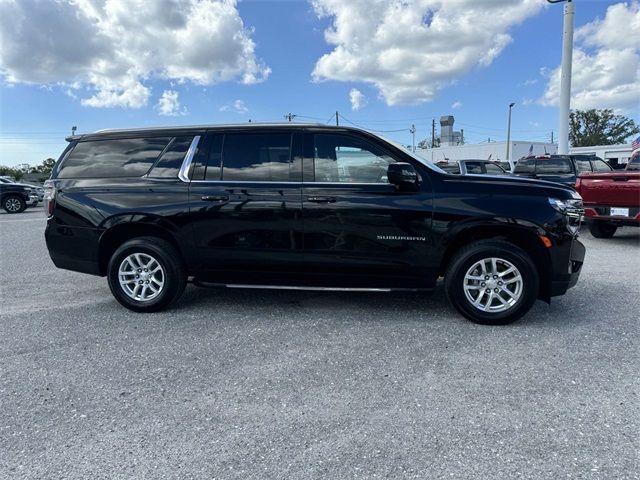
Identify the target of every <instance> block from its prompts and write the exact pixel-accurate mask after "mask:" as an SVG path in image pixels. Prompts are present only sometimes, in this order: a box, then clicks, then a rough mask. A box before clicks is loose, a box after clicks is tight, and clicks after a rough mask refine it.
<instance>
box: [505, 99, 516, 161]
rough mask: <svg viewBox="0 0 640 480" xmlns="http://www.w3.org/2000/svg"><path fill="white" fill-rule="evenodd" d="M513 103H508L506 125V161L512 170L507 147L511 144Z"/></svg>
mask: <svg viewBox="0 0 640 480" xmlns="http://www.w3.org/2000/svg"><path fill="white" fill-rule="evenodd" d="M514 105H515V102H511V103H510V104H509V124H508V126H507V158H506V160H507V162H509V166H510V167H511V170H512V171H513V165H512V164H511V160H510V159H509V147H510V146H511V109H512V108H513V106H514Z"/></svg>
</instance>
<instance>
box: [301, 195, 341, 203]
mask: <svg viewBox="0 0 640 480" xmlns="http://www.w3.org/2000/svg"><path fill="white" fill-rule="evenodd" d="M307 200H308V201H309V202H313V203H334V202H335V201H336V197H328V196H318V197H307Z"/></svg>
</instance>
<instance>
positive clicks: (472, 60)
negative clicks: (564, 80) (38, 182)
mask: <svg viewBox="0 0 640 480" xmlns="http://www.w3.org/2000/svg"><path fill="white" fill-rule="evenodd" d="M574 3H575V10H576V16H575V27H576V31H575V36H574V61H573V72H574V73H573V80H572V100H571V106H572V108H577V109H586V108H612V109H614V110H615V111H616V112H617V113H620V114H623V115H626V116H628V117H631V118H633V119H634V120H635V121H636V122H637V123H640V108H639V107H640V3H639V1H638V0H633V1H626V2H615V1H605V0H574ZM562 17H563V5H562V4H556V5H550V4H548V3H547V2H546V1H544V0H446V1H443V0H415V1H409V0H404V1H395V0H349V1H347V0H341V1H339V0H310V1H306V0H288V1H258V0H253V1H251V0H245V1H234V0H146V1H145V0H75V1H73V2H69V1H65V0H43V1H40V0H0V165H8V166H12V165H17V164H22V163H29V164H31V165H36V164H39V163H40V162H41V161H42V160H44V159H45V158H47V157H53V158H57V157H58V156H59V154H60V153H61V152H62V150H63V149H64V147H65V145H66V142H65V140H64V137H65V136H66V135H69V134H70V133H71V127H72V126H76V127H77V133H84V132H92V131H95V130H99V129H103V128H127V127H140V126H153V125H190V124H215V123H238V122H247V121H249V120H251V121H254V122H265V121H268V122H273V121H285V117H284V116H285V115H286V114H288V113H292V114H294V115H296V117H295V119H294V120H295V121H301V122H321V123H327V122H329V123H334V122H335V112H336V111H338V112H339V119H340V123H341V124H346V125H350V124H353V125H357V126H360V127H364V128H367V129H370V130H373V131H378V132H380V133H382V134H383V135H385V136H387V137H389V138H391V139H393V140H396V141H399V142H402V143H404V144H410V143H411V141H412V137H411V133H410V132H409V129H410V128H411V125H412V124H414V125H415V128H416V142H418V141H420V140H422V139H424V138H428V137H430V136H431V121H432V120H433V119H435V120H436V126H437V130H439V118H440V117H441V116H442V115H454V116H455V119H456V121H455V125H454V127H455V129H456V130H459V129H463V130H464V137H465V141H466V142H467V143H480V142H486V141H488V139H491V141H499V140H505V139H506V129H507V114H508V105H509V103H511V102H515V106H514V107H513V119H512V135H511V136H512V139H514V140H518V141H547V140H550V137H551V132H552V131H553V132H554V135H556V136H557V131H558V109H557V99H558V90H559V65H560V61H561V47H562Z"/></svg>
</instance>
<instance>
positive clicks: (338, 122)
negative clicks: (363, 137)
mask: <svg viewBox="0 0 640 480" xmlns="http://www.w3.org/2000/svg"><path fill="white" fill-rule="evenodd" d="M339 118H340V114H339V113H338V110H336V127H338V126H340V120H339Z"/></svg>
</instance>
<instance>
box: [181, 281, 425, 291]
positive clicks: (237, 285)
mask: <svg viewBox="0 0 640 480" xmlns="http://www.w3.org/2000/svg"><path fill="white" fill-rule="evenodd" d="M192 283H193V284H194V285H195V286H197V287H204V288H217V287H226V288H251V289H265V290H307V291H315V292H399V291H402V292H419V291H425V290H428V289H424V288H363V287H354V288H350V287H307V286H295V285H251V284H240V283H207V282H201V281H199V280H196V279H194V280H193V281H192Z"/></svg>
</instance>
